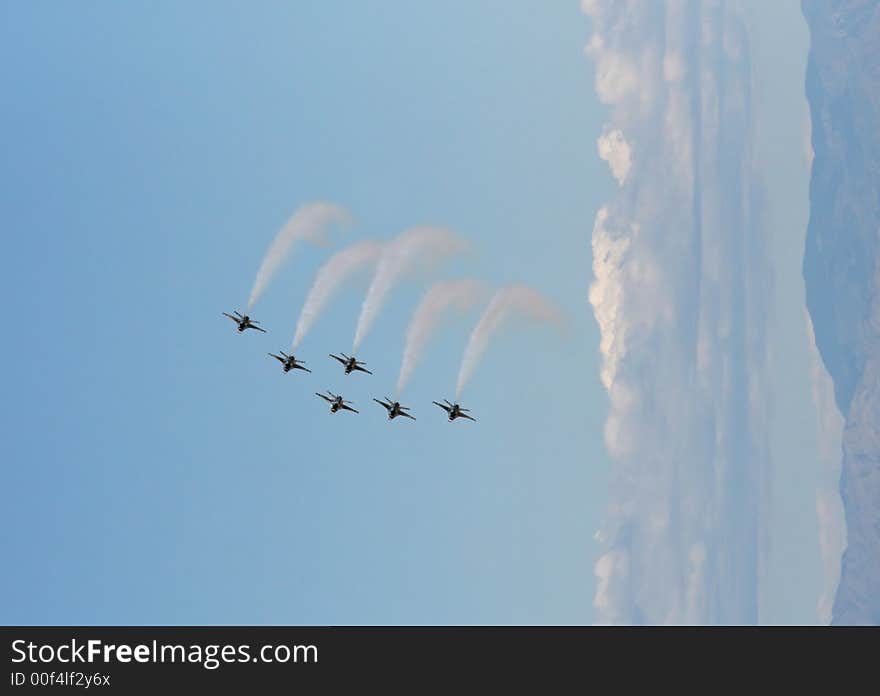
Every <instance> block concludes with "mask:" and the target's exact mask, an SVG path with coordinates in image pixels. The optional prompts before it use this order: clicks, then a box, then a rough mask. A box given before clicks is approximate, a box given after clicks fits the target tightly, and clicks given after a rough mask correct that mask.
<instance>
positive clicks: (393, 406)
mask: <svg viewBox="0 0 880 696" xmlns="http://www.w3.org/2000/svg"><path fill="white" fill-rule="evenodd" d="M373 401H375V402H376V403H377V404H379V405H380V406H384V407H385V410H386V411H388V420H394V419H395V418H397V416H404V417H405V418H412V419H413V420H415V419H416V417H415V416H414V415H412V414H410V413H407V411H409V409H408V408H407V407H406V406H401V405H400V402H399V401H392V400H391V399H389V398H388V397H387V396H386V397H385V400H384V401H380V400H379V399H373Z"/></svg>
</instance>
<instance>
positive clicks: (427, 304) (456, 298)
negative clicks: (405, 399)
mask: <svg viewBox="0 0 880 696" xmlns="http://www.w3.org/2000/svg"><path fill="white" fill-rule="evenodd" d="M483 294H484V288H483V284H482V283H480V282H478V281H476V280H445V281H442V282H440V283H437V284H436V285H434V286H433V287H432V288H431V289H430V290H428V292H427V293H425V297H424V299H422V302H421V304H419V306H418V308H417V309H416V311H415V312H414V313H413V317H412V320H410V322H409V327H408V328H407V330H406V345H405V347H404V349H403V361H402V362H401V363H400V376H399V377H398V378H397V393H398V394H399V393H400V392H401V391H402V390H403V387H404V386H405V385H406V383H407V382H408V381H409V378H410V377H411V376H412V373H413V370H414V369H415V367H416V364H417V363H418V361H419V360H420V359H421V357H422V354H423V353H424V351H425V346H426V345H427V343H428V339H429V338H430V337H431V334H433V333H434V331H435V329H436V328H437V326H438V325H439V323H440V320H441V319H442V318H443V317H444V316H445V314H446V312H447V311H448V310H450V309H456V310H458V311H459V312H466V311H467V310H469V309H470V308H471V307H473V306H474V305H475V304H476V303H477V302H478V301H479V300H480V299H481V298H482V296H483Z"/></svg>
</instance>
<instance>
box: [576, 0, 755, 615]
mask: <svg viewBox="0 0 880 696" xmlns="http://www.w3.org/2000/svg"><path fill="white" fill-rule="evenodd" d="M588 5H589V7H588V8H587V9H588V10H589V14H590V15H591V17H592V18H593V24H594V26H593V30H594V34H593V38H592V39H591V40H590V47H589V50H588V53H589V54H590V55H591V56H592V57H593V59H594V60H595V67H596V91H597V94H598V96H599V98H600V100H602V101H603V102H604V103H606V104H610V105H611V106H612V113H611V120H610V123H609V125H608V126H607V127H606V129H605V131H604V132H603V134H602V136H601V137H600V138H599V153H600V157H602V158H603V159H605V160H606V161H608V163H609V166H610V167H611V170H612V174H613V175H614V176H615V178H616V179H617V180H618V183H619V184H620V190H619V192H618V194H617V196H616V197H615V199H614V200H613V201H611V202H609V203H608V204H606V205H605V206H603V207H602V208H601V209H600V210H599V212H598V213H597V215H596V219H595V223H594V227H593V238H592V247H593V273H594V276H595V279H594V281H593V283H592V284H591V286H590V291H589V301H590V304H591V305H592V307H593V311H594V314H595V317H596V321H597V323H598V324H599V329H600V332H601V339H600V346H599V349H600V353H601V356H602V367H601V378H602V383H603V385H604V386H605V388H606V389H607V391H608V394H609V399H610V410H609V414H608V419H607V421H606V423H605V432H604V436H605V443H606V446H607V448H608V451H609V454H610V456H611V457H612V460H613V462H614V468H613V474H612V482H611V490H610V501H609V505H608V509H607V511H606V514H605V518H604V521H603V525H602V528H601V529H600V530H599V532H598V534H597V539H599V541H600V543H601V544H602V545H603V546H604V550H603V553H602V555H601V556H600V558H599V559H598V560H597V562H596V565H595V573H596V578H597V589H596V595H595V598H594V606H595V608H596V616H597V622H599V623H751V622H755V621H757V604H758V602H757V595H758V587H759V576H760V568H761V565H762V561H761V559H762V551H763V549H762V543H763V541H762V540H763V536H764V523H763V515H764V504H765V501H766V496H767V490H766V478H767V469H768V446H767V430H766V428H767V425H766V423H767V410H768V406H767V402H768V395H767V391H766V383H767V380H766V369H767V356H766V345H765V337H764V334H765V329H766V322H767V319H766V315H765V304H766V303H765V298H766V296H767V293H768V287H769V283H770V280H769V277H770V273H769V269H768V267H767V262H766V260H765V259H766V254H765V251H764V240H765V238H766V235H765V234H764V232H763V230H762V229H761V215H760V210H759V209H758V204H757V203H756V201H757V200H759V196H757V195H756V193H755V192H756V190H757V188H758V184H757V183H756V177H754V176H753V162H752V136H751V123H752V121H753V118H752V114H751V113H749V112H748V110H747V109H748V105H749V104H750V101H749V100H748V99H746V98H745V97H746V96H747V95H748V93H749V90H750V89H751V82H750V74H749V68H748V61H747V60H744V59H743V58H744V57H745V56H746V54H747V52H748V50H749V46H748V36H747V34H746V33H745V29H744V25H743V24H742V22H741V20H740V18H739V16H738V15H737V14H736V12H735V11H734V10H731V9H729V8H727V7H726V6H721V5H717V4H715V3H705V4H701V5H698V6H697V8H696V9H697V10H698V11H699V17H696V18H695V17H693V12H692V11H691V9H689V8H691V6H688V5H685V4H684V3H682V2H680V1H678V0H670V1H669V2H667V3H660V2H657V3H644V2H617V1H615V0H604V1H603V0H593V1H592V2H590V3H588ZM695 19H696V20H697V21H696V22H694V20H695ZM701 44H703V46H702V47H701ZM716 49H717V50H716ZM699 55H706V56H712V59H711V60H708V59H707V60H704V61H700V60H699V59H698V58H697V56H699ZM612 77H616V78H618V79H619V81H618V82H614V80H612ZM612 83H613V84H612ZM624 133H625V134H626V137H624ZM722 134H723V138H722ZM629 143H638V144H639V147H638V149H637V150H636V149H633V148H632V147H631V145H630V144H629Z"/></svg>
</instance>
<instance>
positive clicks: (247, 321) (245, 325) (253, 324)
mask: <svg viewBox="0 0 880 696" xmlns="http://www.w3.org/2000/svg"><path fill="white" fill-rule="evenodd" d="M232 314H234V315H235V316H232ZM232 314H227V313H226V312H223V316H224V317H229V318H230V319H232V321H234V322H235V323H236V324H238V333H242V332H243V331H244V330H245V329H256V330H257V331H262V332H263V333H266V329H261V328H260V327H259V326H257V324H259V323H260V322H258V321H254V320H253V319H251V318H250V317H249V316H248V315H247V314H242V313H241V312H233V313H232Z"/></svg>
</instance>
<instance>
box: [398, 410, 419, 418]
mask: <svg viewBox="0 0 880 696" xmlns="http://www.w3.org/2000/svg"><path fill="white" fill-rule="evenodd" d="M397 415H399V416H406V417H407V418H412V419H413V420H415V419H416V417H415V416H412V415H410V414H409V413H407V412H406V411H401V412H400V413H398V414H397Z"/></svg>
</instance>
